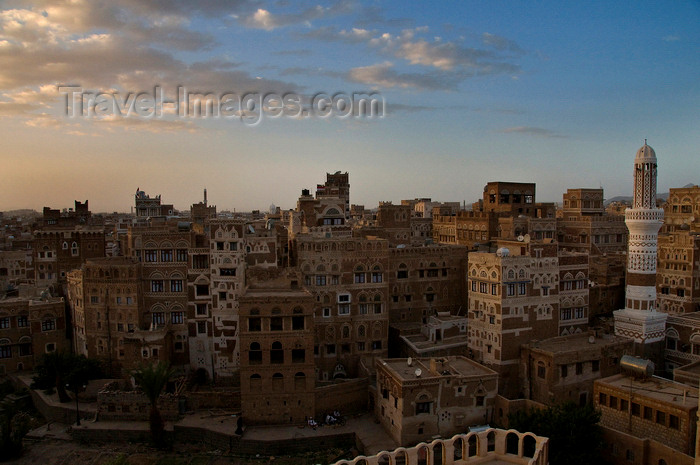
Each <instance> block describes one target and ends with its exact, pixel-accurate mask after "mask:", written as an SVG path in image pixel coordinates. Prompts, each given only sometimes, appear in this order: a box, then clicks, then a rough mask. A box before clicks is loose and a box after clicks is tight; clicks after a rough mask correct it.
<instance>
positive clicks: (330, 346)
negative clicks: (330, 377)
mask: <svg viewBox="0 0 700 465" xmlns="http://www.w3.org/2000/svg"><path fill="white" fill-rule="evenodd" d="M326 355H335V344H326Z"/></svg>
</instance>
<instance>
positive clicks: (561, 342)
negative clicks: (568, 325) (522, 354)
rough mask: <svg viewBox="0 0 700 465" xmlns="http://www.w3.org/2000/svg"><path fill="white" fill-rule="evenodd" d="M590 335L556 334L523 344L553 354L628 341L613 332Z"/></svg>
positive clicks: (597, 347)
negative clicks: (597, 335) (555, 335)
mask: <svg viewBox="0 0 700 465" xmlns="http://www.w3.org/2000/svg"><path fill="white" fill-rule="evenodd" d="M591 337H592V335H591V334H588V333H579V334H572V335H569V336H557V337H552V338H549V339H542V340H541V341H533V342H530V343H528V344H524V346H526V347H529V348H530V349H533V350H540V351H543V352H551V353H553V354H565V353H569V352H581V351H584V350H589V349H591V350H595V349H599V348H600V347H601V346H602V347H605V346H611V345H617V344H625V343H627V342H628V341H629V338H626V337H620V336H615V335H614V334H604V335H602V336H599V337H595V336H593V339H591ZM590 341H593V342H590Z"/></svg>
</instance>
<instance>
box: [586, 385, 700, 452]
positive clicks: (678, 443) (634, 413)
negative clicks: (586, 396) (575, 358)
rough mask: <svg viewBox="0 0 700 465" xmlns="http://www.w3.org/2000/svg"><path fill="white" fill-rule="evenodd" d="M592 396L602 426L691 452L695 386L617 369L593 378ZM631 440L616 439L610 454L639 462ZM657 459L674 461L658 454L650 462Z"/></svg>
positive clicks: (695, 407) (695, 425) (695, 397)
mask: <svg viewBox="0 0 700 465" xmlns="http://www.w3.org/2000/svg"><path fill="white" fill-rule="evenodd" d="M593 398H594V404H595V407H596V408H597V409H600V412H601V418H600V424H601V426H603V427H604V428H609V429H611V430H614V431H618V432H622V433H626V434H628V435H630V436H632V437H634V438H640V439H646V438H648V439H652V440H653V441H654V442H657V443H661V444H663V445H666V446H668V447H670V448H671V449H673V450H676V451H678V452H681V453H683V454H686V455H690V456H694V455H695V434H696V430H697V411H698V399H697V389H695V388H692V387H691V386H688V385H685V384H681V383H677V382H673V381H669V380H667V379H664V378H659V377H656V376H654V377H649V378H635V377H634V376H631V375H628V374H624V373H620V374H617V375H614V376H610V377H607V378H603V379H599V380H596V381H595V383H594V393H593ZM633 444H634V442H633V441H629V442H628V441H624V442H623V441H620V442H617V444H616V446H617V454H613V455H618V456H620V458H621V459H622V458H625V459H626V460H627V461H629V462H634V463H642V462H637V461H635V460H636V455H638V453H637V454H635V453H634V450H633V448H632V445H633ZM630 452H631V453H630ZM640 459H642V458H641V457H640ZM660 459H664V460H665V462H666V463H668V464H672V463H676V462H674V461H673V460H672V459H671V458H669V456H666V457H659V458H658V459H657V460H655V461H654V462H653V463H661V462H659V460H660ZM642 460H643V459H642ZM621 461H622V460H621Z"/></svg>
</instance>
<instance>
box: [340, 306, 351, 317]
mask: <svg viewBox="0 0 700 465" xmlns="http://www.w3.org/2000/svg"><path fill="white" fill-rule="evenodd" d="M338 315H350V304H338Z"/></svg>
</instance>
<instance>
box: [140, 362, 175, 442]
mask: <svg viewBox="0 0 700 465" xmlns="http://www.w3.org/2000/svg"><path fill="white" fill-rule="evenodd" d="M132 375H133V377H134V380H135V381H136V384H137V385H138V386H139V388H140V389H141V391H142V392H143V393H144V394H145V396H146V397H147V398H148V402H149V403H150V404H151V411H150V413H149V416H148V419H149V424H150V428H151V435H152V437H153V442H154V443H155V444H156V446H158V447H163V446H165V434H164V430H165V428H164V425H163V418H162V417H161V415H160V411H159V410H158V398H159V397H160V394H161V392H163V388H165V385H166V383H167V382H168V380H169V379H170V377H171V376H172V375H173V369H172V368H171V367H170V365H169V364H167V363H164V362H158V363H156V364H153V365H143V366H141V367H140V368H138V369H137V370H135V371H134V372H133V373H132Z"/></svg>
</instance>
